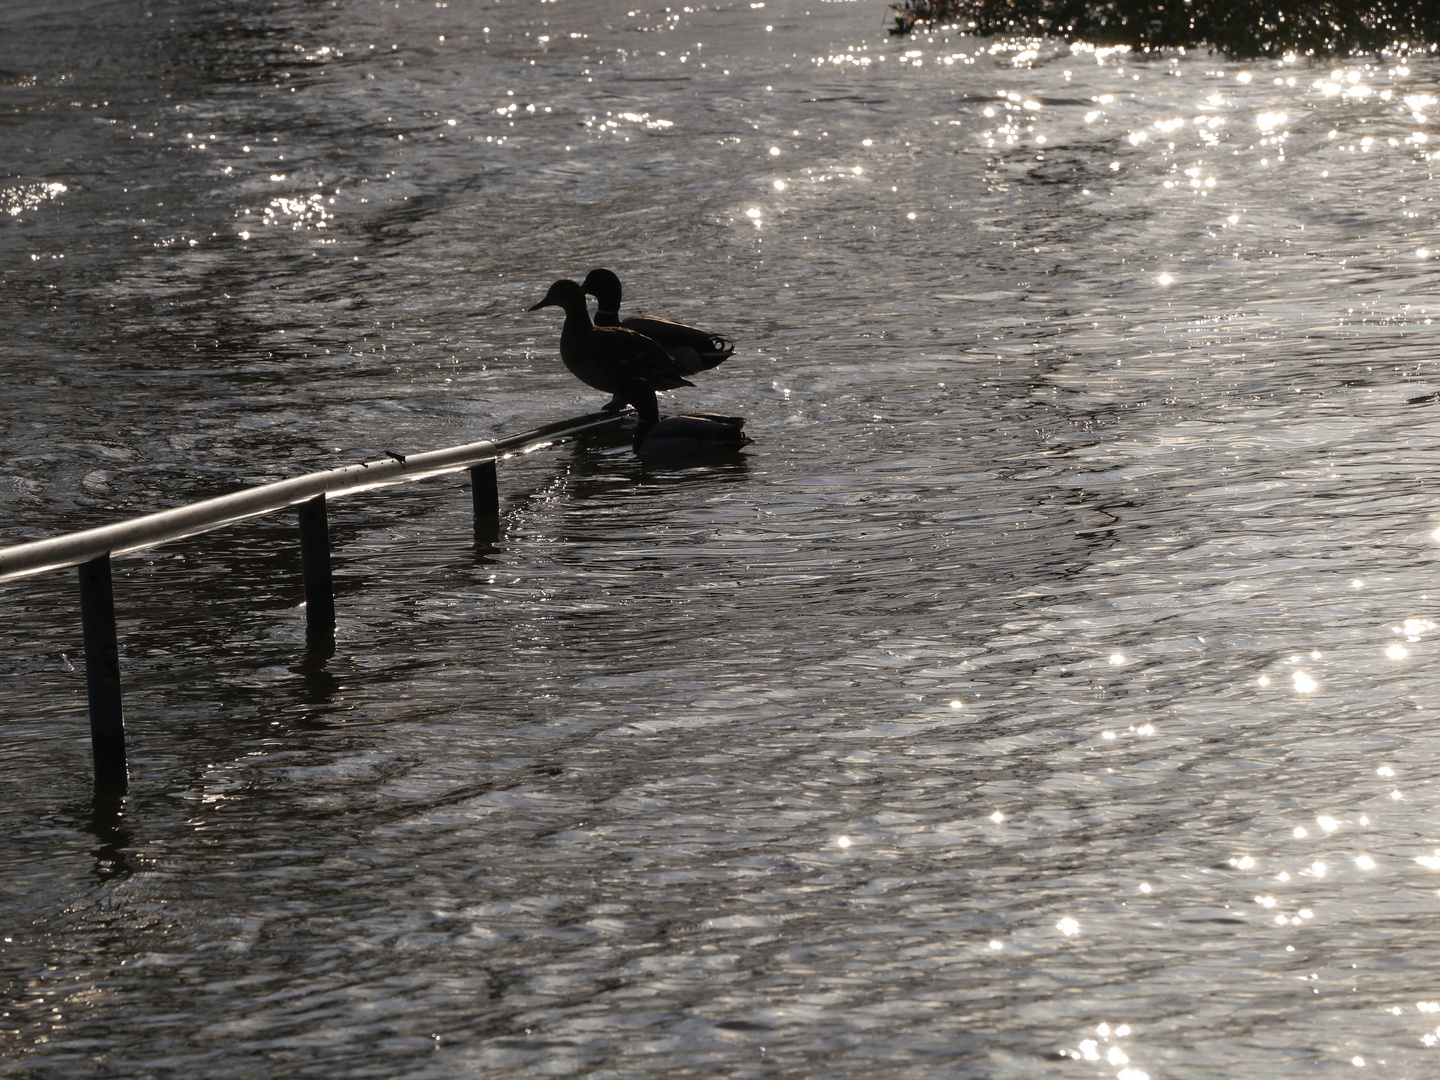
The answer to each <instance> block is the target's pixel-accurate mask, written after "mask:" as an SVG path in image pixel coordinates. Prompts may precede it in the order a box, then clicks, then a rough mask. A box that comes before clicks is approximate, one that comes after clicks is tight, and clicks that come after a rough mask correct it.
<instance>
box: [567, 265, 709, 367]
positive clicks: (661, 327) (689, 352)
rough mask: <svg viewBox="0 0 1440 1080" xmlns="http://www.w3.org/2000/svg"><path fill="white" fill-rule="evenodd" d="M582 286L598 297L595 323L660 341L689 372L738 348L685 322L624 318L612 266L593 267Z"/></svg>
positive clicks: (633, 316) (587, 291) (616, 279)
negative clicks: (605, 267)
mask: <svg viewBox="0 0 1440 1080" xmlns="http://www.w3.org/2000/svg"><path fill="white" fill-rule="evenodd" d="M580 288H581V289H582V290H584V291H585V292H586V293H589V294H590V295H591V296H593V297H595V300H596V301H597V310H596V312H595V325H597V326H623V327H625V328H626V329H627V330H634V331H636V332H637V333H641V334H644V335H645V336H646V337H648V338H649V339H650V340H652V341H657V342H659V343H660V346H661V348H663V349H664V350H665V351H666V352H668V353H669V354H670V356H671V357H672V358H673V359H674V360H675V362H676V363H677V364H679V365H680V366H681V367H682V368H684V369H685V373H686V374H687V375H695V374H697V373H699V372H701V371H708V370H710V369H711V368H713V367H716V366H717V365H719V364H723V363H724V362H725V361H726V360H728V359H730V355H731V354H732V353H733V352H734V351H735V342H734V341H732V340H731V339H730V338H728V337H726V336H725V335H723V334H712V333H710V332H709V331H706V330H700V329H697V328H696V327H693V326H686V325H685V324H684V323H677V322H671V321H670V320H669V319H655V318H651V317H649V316H645V315H632V316H630V318H628V319H624V320H622V319H621V318H620V279H619V278H618V277H616V276H615V274H614V273H613V272H612V271H610V270H591V271H590V273H588V274H586V275H585V281H584V283H583V284H582V285H581V286H580Z"/></svg>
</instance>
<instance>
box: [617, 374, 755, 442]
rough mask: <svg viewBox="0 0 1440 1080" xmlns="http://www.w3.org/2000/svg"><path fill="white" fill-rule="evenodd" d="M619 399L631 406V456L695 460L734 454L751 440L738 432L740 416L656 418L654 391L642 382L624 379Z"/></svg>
mask: <svg viewBox="0 0 1440 1080" xmlns="http://www.w3.org/2000/svg"><path fill="white" fill-rule="evenodd" d="M620 396H622V397H623V398H624V399H625V400H626V401H628V402H629V403H630V404H631V405H634V406H635V415H636V417H637V418H638V419H639V423H637V424H636V425H635V441H634V443H633V444H632V445H633V448H634V450H635V453H636V454H637V455H638V456H640V457H646V458H695V457H716V456H719V455H722V454H734V453H736V452H738V451H739V450H740V449H741V447H744V446H748V445H749V444H750V443H752V442H754V441H755V440H754V439H752V438H750V436H748V435H746V434H745V433H744V432H743V431H741V430H740V429H741V428H742V427H744V426H745V418H744V417H743V416H721V415H720V414H719V413H687V414H685V415H683V416H667V417H666V418H665V419H664V420H661V419H660V405H659V403H658V402H657V401H656V400H655V388H654V387H652V386H651V385H650V384H649V383H648V382H646V381H645V380H644V379H627V380H626V381H625V384H624V385H623V386H622V387H621V388H620Z"/></svg>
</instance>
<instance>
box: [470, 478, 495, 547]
mask: <svg viewBox="0 0 1440 1080" xmlns="http://www.w3.org/2000/svg"><path fill="white" fill-rule="evenodd" d="M470 501H471V502H472V503H473V504H474V508H475V539H476V541H477V542H480V543H489V542H490V541H493V540H494V539H496V537H498V536H499V535H500V481H499V478H498V477H497V476H496V472H495V459H494V458H491V459H490V460H489V461H482V462H480V464H479V465H472V466H471V467H470Z"/></svg>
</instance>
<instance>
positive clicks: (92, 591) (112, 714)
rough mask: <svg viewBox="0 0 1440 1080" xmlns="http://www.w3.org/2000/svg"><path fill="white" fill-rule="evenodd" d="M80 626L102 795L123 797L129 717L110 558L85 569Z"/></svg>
mask: <svg viewBox="0 0 1440 1080" xmlns="http://www.w3.org/2000/svg"><path fill="white" fill-rule="evenodd" d="M80 621H81V623H82V625H83V627H84V632H85V684H86V689H87V691H88V692H89V698H90V749H91V753H92V755H93V756H94V759H95V788H96V790H97V791H107V792H123V791H124V790H125V788H126V786H127V785H128V784H129V780H130V775H129V770H128V769H127V768H126V766H125V713H124V710H123V708H122V707H121V703H120V643H119V641H118V639H117V638H116V635H115V592H114V589H113V588H112V586H111V580H110V553H109V552H108V551H107V552H106V553H105V554H103V555H100V556H97V557H96V558H94V559H91V560H90V561H89V562H83V563H81V564H80Z"/></svg>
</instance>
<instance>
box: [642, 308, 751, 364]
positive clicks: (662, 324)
mask: <svg viewBox="0 0 1440 1080" xmlns="http://www.w3.org/2000/svg"><path fill="white" fill-rule="evenodd" d="M620 325H621V326H623V327H625V328H626V329H627V330H634V331H636V332H637V333H640V334H644V335H645V336H646V337H648V338H650V339H651V340H652V341H656V342H659V344H660V346H661V347H662V348H663V349H664V350H665V351H666V352H668V353H669V354H670V355H671V357H672V358H673V359H674V360H675V361H676V363H678V364H679V365H680V366H681V367H683V368H685V369H686V374H689V375H694V374H697V373H698V372H701V371H708V370H709V369H710V368H713V367H717V366H718V365H720V364H723V363H724V362H725V361H726V360H728V359H730V355H731V354H732V353H733V352H734V351H735V342H734V341H732V340H731V339H730V338H728V337H725V336H724V335H723V334H712V333H710V332H709V331H707V330H700V329H698V328H697V327H694V326H686V325H685V324H684V323H677V322H671V321H670V320H669V319H655V318H651V317H649V316H646V315H632V316H631V317H630V318H628V319H626V320H625V321H624V322H622V323H621V324H620Z"/></svg>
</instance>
